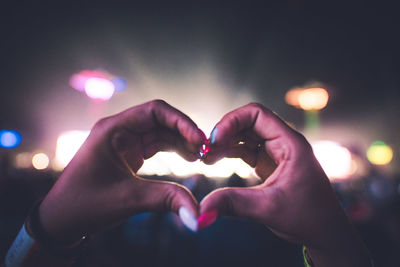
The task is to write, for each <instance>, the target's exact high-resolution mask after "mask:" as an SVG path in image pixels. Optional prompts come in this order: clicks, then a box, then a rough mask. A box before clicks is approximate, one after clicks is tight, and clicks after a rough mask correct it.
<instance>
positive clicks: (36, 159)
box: [32, 153, 50, 170]
mask: <svg viewBox="0 0 400 267" xmlns="http://www.w3.org/2000/svg"><path fill="white" fill-rule="evenodd" d="M49 163H50V160H49V157H48V156H47V155H46V154H45V153H37V154H35V155H33V157H32V165H33V167H34V168H35V169H37V170H44V169H46V168H47V167H48V166H49Z"/></svg>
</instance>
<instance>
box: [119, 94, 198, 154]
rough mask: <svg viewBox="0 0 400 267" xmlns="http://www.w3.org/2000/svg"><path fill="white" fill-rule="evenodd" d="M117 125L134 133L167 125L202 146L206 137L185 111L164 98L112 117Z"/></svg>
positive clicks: (190, 141) (189, 141) (187, 139)
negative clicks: (171, 104) (168, 102)
mask: <svg viewBox="0 0 400 267" xmlns="http://www.w3.org/2000/svg"><path fill="white" fill-rule="evenodd" d="M112 119H113V120H114V121H115V126H117V127H123V128H125V129H128V130H129V131H131V132H134V133H145V132H149V131H151V130H153V129H155V128H159V127H166V128H168V129H170V130H173V131H174V132H176V133H179V134H180V135H181V136H182V137H183V138H184V139H185V140H186V141H187V142H188V143H191V144H195V145H197V146H200V145H202V144H203V143H204V141H205V140H204V137H203V134H202V132H201V130H200V129H199V128H198V127H197V125H196V124H195V123H194V122H193V121H192V120H191V119H190V118H189V117H188V116H187V115H185V114H184V113H182V112H181V111H179V110H177V109H175V108H174V107H172V106H170V105H169V104H167V103H166V102H165V101H162V100H154V101H151V102H147V103H145V104H142V105H139V106H136V107H133V108H130V109H128V110H125V111H123V112H122V113H119V114H117V115H115V116H114V117H113V118H112Z"/></svg>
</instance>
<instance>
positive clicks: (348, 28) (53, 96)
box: [0, 1, 400, 266]
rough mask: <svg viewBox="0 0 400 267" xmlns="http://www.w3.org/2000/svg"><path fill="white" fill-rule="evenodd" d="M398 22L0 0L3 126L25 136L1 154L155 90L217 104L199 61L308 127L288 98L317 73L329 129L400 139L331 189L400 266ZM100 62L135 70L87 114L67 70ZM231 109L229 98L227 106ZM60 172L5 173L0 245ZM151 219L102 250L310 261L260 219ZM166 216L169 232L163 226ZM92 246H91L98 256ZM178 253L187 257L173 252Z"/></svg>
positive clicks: (305, 5) (267, 8)
mask: <svg viewBox="0 0 400 267" xmlns="http://www.w3.org/2000/svg"><path fill="white" fill-rule="evenodd" d="M399 26H400V16H399V15H398V8H397V6H396V5H395V2H394V1H393V2H385V1H381V2H377V1H375V2H371V3H367V2H365V1H347V2H343V3H342V2H337V1H330V2H325V1H264V2H261V1H259V2H258V1H219V2H211V1H210V2H207V1H199V2H195V1H186V2H177V1H170V2H167V1H146V2H144V1H143V2H138V1H129V2H118V1H107V2H105V1H97V2H95V1H69V2H66V1H3V2H2V3H1V6H0V34H1V35H0V88H1V89H0V90H1V98H0V101H1V102H0V129H13V130H18V131H19V132H21V134H22V137H23V141H22V143H21V145H20V147H18V148H17V149H15V150H13V151H9V150H7V151H6V150H5V149H2V150H1V151H0V155H2V157H3V158H7V157H8V156H9V155H10V154H12V153H14V152H18V151H29V150H31V151H32V150H35V149H42V148H43V149H47V150H49V151H51V150H52V149H54V144H55V139H56V137H57V134H58V133H59V131H60V130H65V129H70V128H72V127H74V128H86V129H89V128H90V126H91V125H92V124H93V123H94V121H96V120H97V119H99V118H100V117H101V116H104V115H108V114H111V113H115V112H118V111H121V110H123V109H124V108H126V107H128V106H130V105H134V104H138V103H141V102H144V101H147V100H150V99H153V98H165V97H164V96H166V98H167V99H168V100H170V101H172V102H173V104H175V102H174V101H176V104H177V106H185V105H194V106H195V107H196V108H198V109H199V110H200V111H201V108H204V109H205V110H207V109H212V108H213V107H215V106H218V105H220V103H221V102H220V101H221V99H220V98H221V94H220V95H219V97H215V98H214V95H213V94H207V96H206V99H207V101H203V103H200V104H198V103H196V98H194V97H188V96H190V95H191V94H193V95H195V96H196V95H199V94H201V93H202V92H201V90H202V89H201V88H204V87H207V85H203V86H200V85H199V84H196V83H194V82H193V83H191V80H190V77H191V76H190V74H191V73H199V70H200V71H202V70H203V68H204V70H205V72H206V73H210V72H211V73H212V74H214V75H215V77H217V78H216V80H217V83H216V84H217V87H218V85H223V86H224V87H225V88H229V90H228V91H223V92H225V93H226V97H227V98H228V99H229V97H231V98H235V96H236V95H238V94H241V93H242V94H244V95H247V94H248V95H249V97H248V98H249V99H250V100H252V101H258V102H261V103H263V104H265V105H266V106H268V107H270V108H271V109H273V110H274V111H277V112H278V113H279V114H280V115H282V117H284V118H285V119H287V120H289V121H291V122H293V123H294V124H295V125H296V126H297V127H298V128H299V129H300V130H301V129H302V128H303V123H304V118H303V114H302V112H301V111H300V110H297V109H295V108H293V107H290V106H288V105H287V104H286V103H285V102H284V95H285V93H286V92H287V91H288V90H289V89H290V88H293V87H296V86H303V85H306V84H309V83H312V82H318V83H321V84H323V85H324V86H325V88H327V89H328V91H329V93H330V96H331V98H330V101H329V104H328V106H327V108H325V109H324V110H323V111H322V112H321V132H320V134H321V137H326V138H336V140H338V141H342V142H345V144H346V145H348V146H356V147H359V149H360V150H361V151H364V150H365V149H366V148H367V147H368V145H369V144H370V143H371V142H373V141H374V140H383V141H385V142H386V143H388V144H389V145H391V146H392V147H393V150H394V159H393V161H392V163H391V164H390V165H389V166H386V167H384V168H382V169H380V170H379V173H378V174H377V173H372V174H368V176H366V177H365V179H364V180H362V181H359V182H357V183H356V185H355V183H353V182H349V183H348V184H344V185H343V184H337V185H335V188H336V190H337V192H338V194H339V196H340V198H341V200H342V203H343V205H344V207H345V208H346V211H347V212H348V213H349V214H352V216H351V217H352V219H353V221H354V222H355V223H356V225H357V227H358V229H359V231H360V233H361V234H362V237H363V238H364V240H366V242H367V245H368V246H369V248H370V249H371V251H372V254H373V255H374V257H375V258H376V259H377V261H378V262H379V263H381V266H399V261H398V259H397V255H396V251H398V248H400V230H399V229H400V225H399V221H400V220H399V218H398V217H399V215H398V214H400V210H399V200H398V193H397V192H398V191H397V188H398V187H397V186H398V178H399V176H398V173H399V170H400V168H399V162H400V160H399V156H398V155H399V150H400V136H399V134H398V131H399V130H400V129H399V123H398V121H399V120H398V118H399V117H400V108H399V104H398V102H399V100H400V86H399V84H400V75H399V73H400V63H399V62H400V61H399V59H400V53H399V47H400V35H399ZM97 68H102V69H105V70H107V71H109V72H111V73H113V74H115V75H117V76H121V77H124V78H126V79H127V81H128V88H127V90H126V91H124V92H122V93H121V94H120V95H119V96H118V95H116V96H115V97H114V98H113V99H112V100H111V101H110V103H109V104H106V105H105V104H104V105H105V106H104V105H103V106H102V107H101V108H100V110H101V111H100V112H97V113H96V112H94V114H95V115H93V114H92V115H90V116H86V115H87V114H86V113H87V112H88V110H92V109H91V108H93V107H92V106H91V105H92V104H90V103H89V100H88V99H87V98H86V97H85V96H83V95H82V94H80V93H78V92H76V91H74V90H73V89H72V88H71V87H70V86H69V84H68V80H69V78H70V76H71V75H72V74H74V73H77V72H79V71H81V70H83V69H97ZM143 73H145V74H146V75H148V76H149V77H151V80H156V81H158V83H156V84H158V85H159V84H164V83H165V84H167V83H169V82H171V81H173V82H171V84H172V86H173V85H175V84H177V83H179V81H181V80H185V83H187V84H188V85H190V86H189V87H187V88H185V87H184V86H182V87H179V88H178V89H175V90H173V91H168V90H167V89H163V88H161V89H157V90H156V89H154V90H150V89H152V88H149V92H147V94H144V93H143V91H145V90H144V89H143V88H145V86H144V85H143V84H144V83H143V80H144V78H143V77H144V76H146V75H144V74H143ZM146 77H147V76H146ZM136 82H137V83H136ZM139 84H140V86H139ZM213 85H215V84H213ZM165 88H169V87H168V86H166V87H165ZM182 88H185V89H182ZM165 90H167V91H165ZM207 93H209V92H207ZM182 95H183V96H182ZM222 95H223V94H222ZM127 96H129V97H127ZM123 98H125V99H123ZM202 99H204V98H202ZM246 99H247V98H246ZM123 100H124V101H125V102H123ZM238 102H240V101H238ZM185 103H189V104H185ZM240 103H241V102H240ZM243 104H245V103H243ZM221 105H222V104H221ZM200 107H201V108H200ZM231 108H233V107H232V106H228V105H227V106H226V107H225V106H224V107H222V110H225V109H226V111H229V109H231ZM218 115H220V114H218ZM210 120H213V121H216V120H218V118H214V117H213V118H210ZM2 164H3V168H4V166H5V165H4V163H2ZM57 175H58V174H53V173H39V174H38V173H35V172H34V171H33V170H31V171H29V172H28V173H25V172H19V171H15V170H14V171H11V172H10V171H8V172H5V171H3V178H4V177H6V176H7V178H9V180H8V181H11V182H9V183H8V185H9V187H7V188H6V187H4V188H0V189H1V190H0V193H1V201H2V204H1V229H2V233H1V237H2V238H4V239H3V240H6V241H4V242H3V243H2V244H1V247H0V248H1V250H0V252H1V253H0V254H1V255H4V252H5V251H6V248H7V247H8V245H9V243H10V242H11V240H12V239H13V237H14V236H15V234H16V232H17V231H18V228H19V227H20V224H21V223H22V222H23V218H24V217H25V216H26V213H27V210H28V209H29V207H30V206H31V204H32V203H33V201H34V200H35V199H38V198H39V197H40V196H42V195H43V194H45V192H46V191H47V190H48V189H49V187H50V186H51V184H52V182H53V181H54V179H55V178H56V177H57ZM10 177H11V178H12V179H14V180H12V179H11V178H10ZM382 177H383V178H382ZM10 179H11V180H10ZM29 179H30V180H29ZM4 180H5V179H4ZM374 181H375V182H376V181H384V182H383V183H381V182H378V187H379V186H381V187H382V188H389V189H388V190H389V191H390V190H391V191H390V192H392V193H393V192H395V193H393V194H395V196H393V194H392V195H390V194H389V193H388V194H387V196H386V195H385V197H383V198H382V199H379V198H376V196H375V198H374V197H373V196H371V195H369V192H370V191H371V190H372V189H371V188H372V187H370V185H371V184H373V183H374ZM3 184H4V183H3ZM28 184H29V185H32V184H36V187H35V186H33V187H31V186H27V185H28ZM382 184H383V185H382ZM385 186H386V187H385ZM211 188H212V187H210V188H208V189H209V190H210V189H211ZM206 191H207V190H206ZM383 191H385V190H383ZM389 191H385V192H389ZM389 195H390V197H389ZM7 203H13V204H11V205H9V204H7ZM363 205H367V206H368V208H369V209H372V210H373V212H372V215H371V214H370V215H368V216H366V215H365V214H364V213H365V210H363V207H364V206H363ZM364 208H365V207H364ZM360 210H361V215H362V216H361V219H360V216H358V215H359V213H360ZM363 212H364V213H363ZM353 213H354V214H353ZM363 214H364V215H363ZM149 216H150V217H142V220H141V219H140V218H136V219H135V218H133V219H131V220H130V222H128V225H129V223H133V224H134V226H133V228H134V227H138V226H139V227H140V226H141V225H142V224H141V223H143V222H148V221H146V220H150V223H148V224H143V225H145V226H143V225H142V226H141V227H142V228H139V229H142V230H143V231H142V232H140V233H139V232H136V233H133V234H132V233H131V234H132V236H131V237H132V238H133V240H136V238H137V237H139V238H142V240H144V241H143V242H144V243H140V241H139V243H134V242H133V241H132V240H131V241H130V242H133V243H129V240H128V241H126V240H125V239H124V236H126V235H128V237H129V233H128V232H129V231H128V232H126V231H125V230H121V229H124V228H123V227H126V226H122V228H117V229H115V230H114V232H111V233H106V234H105V235H104V236H103V237H102V238H100V239H99V240H100V241H99V240H97V241H98V242H97V243H96V244H97V246H96V245H95V246H92V247H94V248H97V249H99V250H100V251H105V252H109V253H110V254H112V255H113V256H112V257H111V256H110V259H109V260H110V262H113V261H114V263H115V264H116V261H115V259H116V258H120V259H121V261H125V260H126V261H127V262H129V257H130V256H132V255H136V254H137V255H136V257H139V256H138V255H139V254H140V253H142V254H140V255H145V256H146V255H147V256H148V258H151V257H152V256H154V257H153V260H154V262H151V264H148V265H151V266H164V265H168V264H170V265H175V266H179V265H182V266H183V265H185V264H186V265H187V264H189V265H190V264H192V266H193V259H199V258H200V259H201V260H198V261H197V265H199V266H200V265H202V264H203V265H206V264H207V263H208V264H209V262H208V261H207V260H210V259H213V258H218V257H220V259H222V260H221V262H217V263H216V264H217V265H224V264H230V265H231V266H235V264H236V265H245V264H246V261H245V260H244V259H245V258H251V257H252V258H253V260H252V261H247V263H248V264H253V265H254V266H257V264H256V262H257V260H258V259H259V258H258V257H259V256H260V254H262V253H264V251H265V253H266V255H269V256H270V257H272V258H271V259H270V263H274V264H275V265H273V266H294V265H293V264H294V263H293V262H298V263H300V264H299V266H300V265H301V255H299V253H298V252H299V248H298V247H295V246H291V245H288V244H286V243H285V242H283V241H279V240H278V239H276V238H275V237H273V236H272V235H271V233H270V232H267V231H265V228H263V227H261V226H260V225H255V224H251V223H249V222H242V221H236V220H233V221H224V220H222V221H220V222H218V223H217V224H216V226H213V227H214V228H213V227H211V228H210V229H209V230H207V231H208V232H207V231H206V232H203V233H202V234H201V235H200V236H197V237H193V236H191V235H190V234H189V233H187V232H182V231H181V230H180V231H181V232H177V233H175V232H174V231H175V230H174V229H175V228H174V227H173V226H171V225H174V224H169V223H168V222H169V220H173V219H171V218H170V217H168V216H170V215H165V214H164V215H160V216H161V217H157V219H156V220H155V222H156V223H155V224H154V220H153V219H151V218H152V217H151V216H157V215H149ZM163 216H165V217H163ZM363 216H364V217H363ZM149 218H150V219H149ZM165 218H166V219H165ZM135 220H138V221H139V222H138V221H135ZM165 220H166V221H165ZM152 222H153V224H152ZM157 222H158V223H157ZM161 222H164V223H165V225H169V228H168V227H167V228H165V227H164V228H163V227H160V226H159V225H160V224H162V223H161ZM146 225H150V226H146ZM146 227H148V229H147V228H146ZM171 227H172V228H171ZM145 228H146V229H145ZM149 229H150V230H149ZM151 229H164V230H163V231H164V234H165V231H167V232H168V234H167V236H169V238H164V239H163V238H160V239H159V237H157V238H154V237H149V236H143V235H146V233H147V234H149V235H151V233H152V231H151ZM165 229H169V230H165ZM171 229H172V230H171ZM241 229H244V230H242V231H243V232H242V235H240V234H239V233H240V231H241ZM146 231H148V232H146ZM218 233H219V234H218ZM233 233H236V236H234V234H233ZM118 238H119V239H118ZM128 239H129V238H128ZM230 239H232V242H229V240H230ZM110 240H111V241H110ZM112 240H114V243H113V242H112ZM121 240H122V241H124V242H125V243H124V242H122V241H121ZM148 240H150V241H148ZM166 240H167V241H166ZM109 242H111V243H109ZM146 242H148V243H146ZM110 244H120V245H119V246H118V245H110ZM121 244H123V245H121ZM166 244H167V245H166ZM168 244H169V245H168ZM193 244H196V246H197V247H192V246H193ZM224 246H226V247H227V248H226V249H225V250H224V249H223V247H224ZM166 247H167V248H169V249H166ZM140 248H143V251H141V250H140ZM113 249H114V250H113ZM132 249H137V251H136V254H130V253H133V252H132ZM182 249H186V250H185V251H186V252H182ZM93 251H94V252H91V253H92V254H90V253H89V255H92V256H93V255H98V254H96V249H93ZM97 251H98V250H97ZM154 251H158V252H157V253H156V252H154ZM238 251H242V252H238ZM266 251H270V252H271V254H268V253H267V252H266ZM139 252H140V253H139ZM193 253H195V254H193ZM210 253H211V254H210ZM213 253H214V254H213ZM230 253H231V255H232V257H230V256H229V255H230ZM106 254H107V253H105V254H104V255H106ZM182 254H184V255H186V258H183V259H181V261H180V262H179V261H178V262H176V261H174V260H176V259H177V258H179V257H178V256H179V255H182ZM104 255H103V256H104ZM166 255H170V256H166ZM145 256H143V259H144V258H145ZM155 256H157V257H155ZM163 257H164V258H163ZM207 257H209V258H207ZM94 258H96V257H94ZM156 259H165V261H164V262H163V261H162V260H160V261H157V260H156ZM279 259H281V263H282V264H281V265H279V262H280V261H279ZM82 261H83V262H85V261H84V259H83V260H82ZM141 263H142V264H141V265H142V266H145V265H146V263H145V262H141ZM83 264H84V263H83ZM102 264H103V265H101V264H100V263H99V264H98V265H97V266H111V265H112V263H109V262H108V261H107V260H104V261H103V263H102ZM271 266H272V265H271Z"/></svg>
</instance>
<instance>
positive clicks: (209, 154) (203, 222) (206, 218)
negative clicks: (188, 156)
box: [178, 128, 276, 231]
mask: <svg viewBox="0 0 400 267" xmlns="http://www.w3.org/2000/svg"><path fill="white" fill-rule="evenodd" d="M217 133H218V128H214V130H213V131H212V132H211V134H210V137H209V138H207V137H206V135H205V134H204V133H203V132H202V135H203V139H204V140H205V142H204V144H203V145H202V146H201V148H200V150H199V160H201V161H202V162H203V163H205V164H207V165H214V164H215V163H216V162H217V161H219V160H221V159H224V158H239V159H242V160H243V161H244V162H245V163H247V164H248V165H249V166H250V167H253V168H254V167H255V166H256V155H255V154H258V153H260V152H261V153H262V149H261V144H260V143H259V142H257V141H256V140H251V138H245V140H246V141H244V139H242V138H240V139H239V140H235V141H234V143H233V144H230V145H231V146H233V147H230V148H224V146H223V145H222V146H215V145H214V143H215V142H216V139H217ZM264 156H265V158H266V160H264V164H266V165H267V166H268V168H265V167H264V169H263V174H262V175H261V176H262V177H266V176H268V175H270V174H271V173H272V171H273V169H274V168H275V167H276V164H275V162H274V161H273V160H272V159H271V158H270V157H269V155H268V154H266V153H264ZM181 159H182V160H184V158H183V157H181ZM192 175H193V177H204V176H203V175H201V176H200V175H199V174H196V173H194V174H192ZM239 177H240V176H239ZM200 179H201V178H200ZM263 180H264V179H263ZM197 182H199V181H197ZM195 183H196V182H195ZM243 185H244V184H243ZM183 186H185V184H183ZM185 187H186V186H185ZM230 187H235V185H233V186H230ZM237 187H244V186H242V185H238V186H237ZM192 188H193V187H192ZM192 188H187V187H186V189H187V190H188V191H190V190H191V189H192ZM226 188H227V187H226V186H223V187H219V188H217V189H214V190H212V191H210V192H209V193H208V195H207V196H209V195H211V194H212V193H213V192H215V191H216V190H224V189H226ZM207 196H205V198H206V197H207ZM178 214H179V216H180V218H181V221H182V222H183V224H184V225H185V226H186V227H188V228H189V229H190V230H192V231H198V230H201V229H203V228H205V227H207V226H209V225H211V224H212V223H213V222H214V221H215V220H216V219H217V217H218V211H217V210H216V209H212V210H210V211H208V212H206V213H204V214H202V215H200V216H199V217H198V218H196V216H195V215H194V214H193V213H192V212H190V210H189V209H187V208H185V207H181V208H180V209H179V211H178Z"/></svg>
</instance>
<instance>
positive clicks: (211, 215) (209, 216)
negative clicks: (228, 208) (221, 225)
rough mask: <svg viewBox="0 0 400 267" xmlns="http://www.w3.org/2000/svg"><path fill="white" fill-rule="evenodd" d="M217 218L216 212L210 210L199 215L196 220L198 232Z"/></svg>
mask: <svg viewBox="0 0 400 267" xmlns="http://www.w3.org/2000/svg"><path fill="white" fill-rule="evenodd" d="M217 217H218V212H217V210H210V211H207V212H206V213H204V214H203V215H201V216H200V217H199V218H198V219H197V222H198V230H201V229H204V228H206V227H207V226H210V225H211V224H213V223H214V222H215V220H216V219H217Z"/></svg>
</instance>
